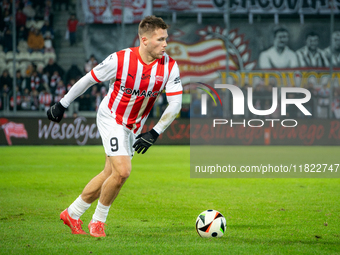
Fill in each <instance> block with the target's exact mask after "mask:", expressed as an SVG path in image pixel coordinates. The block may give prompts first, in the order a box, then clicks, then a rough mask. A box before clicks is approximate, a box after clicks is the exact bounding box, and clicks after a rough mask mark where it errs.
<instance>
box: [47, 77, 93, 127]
mask: <svg viewBox="0 0 340 255" xmlns="http://www.w3.org/2000/svg"><path fill="white" fill-rule="evenodd" d="M95 83H97V82H96V81H94V80H93V78H92V77H91V74H90V73H88V74H86V75H84V76H83V77H82V78H81V79H80V80H79V81H77V82H76V83H75V84H74V85H73V86H72V88H71V89H70V91H69V92H68V93H67V94H66V95H65V96H64V97H63V98H62V99H61V100H60V102H58V103H56V104H54V105H53V106H52V107H51V108H50V109H48V110H47V117H48V119H49V120H52V121H54V122H60V121H61V119H62V118H63V115H64V112H65V110H66V108H67V107H68V106H69V105H70V104H71V103H72V102H73V101H74V100H75V99H76V98H77V97H79V96H80V95H82V94H83V93H84V92H85V91H86V90H87V89H88V88H89V87H90V86H92V85H93V84H95Z"/></svg>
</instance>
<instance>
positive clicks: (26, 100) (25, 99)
mask: <svg viewBox="0 0 340 255" xmlns="http://www.w3.org/2000/svg"><path fill="white" fill-rule="evenodd" d="M21 110H26V111H27V110H32V97H31V93H30V91H29V89H28V88H25V90H24V92H23V94H22V100H21Z"/></svg>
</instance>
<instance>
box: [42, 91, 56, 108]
mask: <svg viewBox="0 0 340 255" xmlns="http://www.w3.org/2000/svg"><path fill="white" fill-rule="evenodd" d="M52 100H53V96H52V94H51V93H50V92H48V90H46V89H45V88H44V89H43V90H42V91H41V92H40V93H39V109H40V110H43V111H47V110H48V109H49V108H50V106H51V103H52Z"/></svg>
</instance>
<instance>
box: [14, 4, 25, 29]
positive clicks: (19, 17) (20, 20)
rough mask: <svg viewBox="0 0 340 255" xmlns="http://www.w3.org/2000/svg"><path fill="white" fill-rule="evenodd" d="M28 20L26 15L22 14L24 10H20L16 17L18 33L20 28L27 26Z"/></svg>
mask: <svg viewBox="0 0 340 255" xmlns="http://www.w3.org/2000/svg"><path fill="white" fill-rule="evenodd" d="M26 20H27V17H26V15H25V13H23V12H22V9H18V10H17V12H16V15H15V25H16V27H17V31H18V28H19V27H21V26H25V25H26Z"/></svg>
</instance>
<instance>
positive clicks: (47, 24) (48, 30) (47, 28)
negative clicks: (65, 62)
mask: <svg viewBox="0 0 340 255" xmlns="http://www.w3.org/2000/svg"><path fill="white" fill-rule="evenodd" d="M40 31H41V33H42V35H43V36H44V37H45V36H46V33H49V36H50V37H51V39H52V40H53V39H54V30H53V27H52V26H51V25H50V22H49V21H48V20H45V21H44V25H43V26H42V27H41V29H40Z"/></svg>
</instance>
